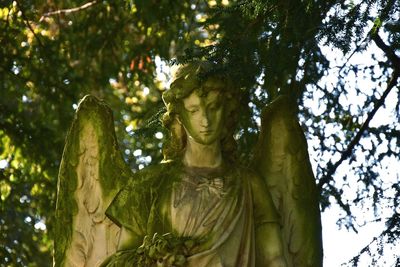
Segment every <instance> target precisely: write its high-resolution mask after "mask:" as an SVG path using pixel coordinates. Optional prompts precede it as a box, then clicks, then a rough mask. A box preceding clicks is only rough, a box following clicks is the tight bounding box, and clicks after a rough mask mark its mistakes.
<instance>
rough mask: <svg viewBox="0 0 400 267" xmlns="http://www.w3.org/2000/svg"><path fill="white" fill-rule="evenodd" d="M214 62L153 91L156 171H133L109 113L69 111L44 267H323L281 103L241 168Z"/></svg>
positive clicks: (312, 205) (308, 186)
mask: <svg viewBox="0 0 400 267" xmlns="http://www.w3.org/2000/svg"><path fill="white" fill-rule="evenodd" d="M214 67H215V66H214V64H213V63H210V62H205V61H195V62H191V63H188V64H185V65H181V66H180V67H179V68H178V71H177V72H176V74H175V75H174V78H173V81H172V83H171V86H170V89H169V90H167V91H166V92H165V93H164V94H163V101H164V103H165V105H166V113H165V114H164V116H163V118H162V120H163V125H164V127H166V129H167V130H168V132H169V135H168V136H167V137H166V140H165V141H164V145H163V155H164V159H163V161H162V162H161V163H159V164H158V165H154V166H150V167H146V168H144V169H142V170H139V171H137V172H135V173H132V172H131V170H130V169H129V167H128V166H127V165H126V164H125V162H124V160H123V158H122V156H121V153H120V152H119V150H118V145H117V141H116V137H115V133H114V125H113V119H112V114H111V111H110V109H109V108H108V107H107V106H106V105H105V104H104V103H103V102H101V101H99V100H97V99H96V98H94V97H92V96H86V97H85V98H84V99H83V100H82V101H81V102H80V104H79V108H78V110H77V113H76V117H75V119H74V121H73V124H72V127H71V129H70V131H69V133H68V136H67V139H66V145H65V149H64V153H63V157H62V162H61V167H60V173H59V180H58V197H57V207H56V228H55V236H56V239H55V242H54V243H55V253H54V255H55V259H54V263H55V266H56V267H58V266H89V267H92V266H102V267H111V266H190V267H192V266H196V267H206V266H207V267H208V266H224V267H230V266H238V267H244V266H295V267H307V266H310V267H318V266H322V240H321V222H320V212H319V205H318V194H317V189H316V185H315V180H314V176H313V173H312V170H311V165H310V161H309V158H308V152H307V143H306V140H305V137H304V134H303V132H302V130H301V128H300V126H299V124H298V122H297V119H296V111H295V110H294V109H292V107H293V106H294V105H292V104H291V100H290V98H289V97H287V96H280V97H278V98H277V99H276V100H275V101H274V102H272V103H271V104H269V105H268V106H267V107H266V108H265V110H264V111H263V115H262V125H261V130H260V137H259V141H258V144H257V146H256V148H255V152H254V158H253V159H252V160H251V162H252V164H251V165H250V166H243V164H241V163H240V162H239V160H238V158H237V157H236V156H235V155H237V154H238V153H237V152H236V151H235V150H236V146H235V139H234V137H233V136H234V131H235V126H236V119H237V117H238V107H239V95H240V90H238V89H237V88H235V85H234V83H233V82H232V80H231V79H230V78H229V77H228V76H227V75H223V74H220V73H216V72H215V71H214V72H213V71H211V70H213V68H214Z"/></svg>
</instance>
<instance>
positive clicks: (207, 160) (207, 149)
mask: <svg viewBox="0 0 400 267" xmlns="http://www.w3.org/2000/svg"><path fill="white" fill-rule="evenodd" d="M183 162H184V164H185V165H186V166H189V167H204V168H216V167H219V166H220V165H221V163H222V155H221V145H220V142H219V140H218V141H216V142H214V143H212V144H210V145H203V144H199V143H197V142H196V141H194V140H193V139H192V138H188V140H187V144H186V149H185V153H184V156H183Z"/></svg>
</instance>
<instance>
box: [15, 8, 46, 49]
mask: <svg viewBox="0 0 400 267" xmlns="http://www.w3.org/2000/svg"><path fill="white" fill-rule="evenodd" d="M15 2H16V3H17V6H18V8H19V10H20V11H21V15H22V18H23V19H24V22H25V24H26V26H28V28H29V30H30V31H31V32H32V34H33V36H35V38H36V40H37V42H38V44H39V46H40V47H43V44H42V41H41V40H40V38H39V36H38V35H37V34H36V33H35V30H34V29H33V28H32V25H31V24H30V23H29V19H28V18H27V17H26V15H25V10H24V9H23V8H22V5H21V4H20V3H19V1H15Z"/></svg>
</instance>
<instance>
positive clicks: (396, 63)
mask: <svg viewBox="0 0 400 267" xmlns="http://www.w3.org/2000/svg"><path fill="white" fill-rule="evenodd" d="M371 37H372V40H373V41H374V42H375V44H376V45H377V46H378V47H379V48H380V49H382V51H383V52H384V53H385V55H386V57H387V58H388V59H389V61H391V63H392V65H393V69H394V70H393V73H392V77H391V78H390V80H389V82H388V85H387V88H386V90H385V91H384V92H383V94H382V97H381V98H380V99H379V100H377V101H376V102H375V105H374V108H373V110H372V111H371V112H370V113H369V114H368V117H367V119H366V120H365V122H364V123H363V125H362V126H361V128H360V129H359V131H358V132H357V134H356V136H355V137H354V138H353V140H351V142H350V143H349V145H348V147H347V149H346V150H345V151H344V152H343V153H342V155H341V157H340V159H339V160H338V161H337V162H336V163H335V164H333V165H332V167H331V168H330V169H328V171H327V172H326V174H325V175H324V176H323V177H322V178H321V179H320V180H319V182H318V189H319V191H321V190H322V187H323V186H324V185H325V184H326V183H328V182H329V181H330V180H332V175H333V174H335V172H336V170H337V168H338V167H339V166H340V164H342V162H343V161H344V160H346V159H348V158H349V157H350V156H351V154H352V152H353V149H354V147H355V146H356V145H357V144H358V143H359V141H360V140H361V137H362V136H363V134H364V132H365V131H366V130H367V129H368V127H369V123H370V122H371V120H372V119H373V118H374V116H375V114H376V112H377V111H378V110H379V108H380V107H382V106H383V104H384V103H385V100H386V97H387V96H388V95H389V93H390V91H391V90H392V89H393V88H394V87H395V86H396V85H397V80H398V78H399V77H400V58H399V57H398V56H397V55H396V54H395V53H394V51H393V50H392V49H391V48H390V47H389V46H387V45H386V44H385V43H384V42H383V40H382V39H381V38H380V36H379V35H378V34H377V33H371Z"/></svg>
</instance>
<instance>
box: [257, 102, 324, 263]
mask: <svg viewBox="0 0 400 267" xmlns="http://www.w3.org/2000/svg"><path fill="white" fill-rule="evenodd" d="M291 101H292V100H291V99H289V97H287V96H280V97H279V98H277V99H276V100H275V101H274V102H272V103H271V104H270V105H268V106H267V107H266V108H265V109H264V110H263V114H262V122H261V132H260V136H259V141H258V144H257V147H256V151H255V161H254V166H253V167H254V168H255V169H256V170H257V171H258V172H259V174H260V175H261V176H262V177H263V178H264V180H265V182H266V184H267V186H268V189H269V191H270V192H271V195H272V198H273V201H274V204H275V206H276V207H277V210H278V212H279V214H280V216H281V224H282V234H283V242H284V247H285V248H284V249H285V257H286V259H287V261H288V265H289V266H295V267H298V266H301V267H306V266H310V267H318V266H322V234H321V218H320V210H319V202H318V199H319V197H318V191H317V187H316V184H315V178H314V175H313V172H312V169H311V164H310V160H309V156H308V151H307V141H306V139H305V136H304V133H303V131H302V129H301V128H300V125H299V123H298V120H297V116H296V112H295V110H294V108H293V107H294V106H295V105H293V104H294V103H293V102H292V103H291Z"/></svg>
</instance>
